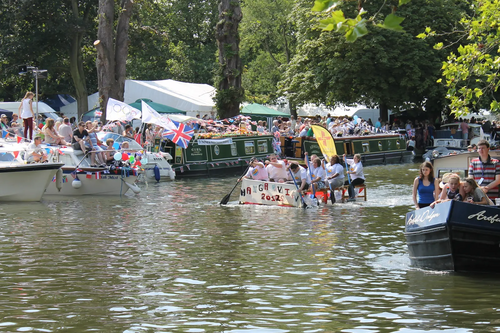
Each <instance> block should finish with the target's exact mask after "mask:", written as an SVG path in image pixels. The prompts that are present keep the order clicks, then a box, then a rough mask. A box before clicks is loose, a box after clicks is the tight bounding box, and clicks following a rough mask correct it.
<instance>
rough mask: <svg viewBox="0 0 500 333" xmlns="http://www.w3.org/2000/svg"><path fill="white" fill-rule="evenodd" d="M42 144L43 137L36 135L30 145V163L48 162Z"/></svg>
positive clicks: (28, 160)
mask: <svg viewBox="0 0 500 333" xmlns="http://www.w3.org/2000/svg"><path fill="white" fill-rule="evenodd" d="M41 144H42V138H41V137H39V136H35V139H34V140H33V142H32V143H30V144H29V145H28V158H27V159H26V161H27V162H28V163H36V162H42V163H43V162H47V160H48V157H47V153H46V152H45V150H44V149H43V148H42V147H41Z"/></svg>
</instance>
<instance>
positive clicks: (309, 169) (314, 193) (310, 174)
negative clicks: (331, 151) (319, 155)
mask: <svg viewBox="0 0 500 333" xmlns="http://www.w3.org/2000/svg"><path fill="white" fill-rule="evenodd" d="M306 161H307V169H308V171H309V176H310V177H311V187H312V191H313V196H314V197H315V198H316V191H315V190H314V183H313V182H312V181H313V179H312V178H313V175H312V171H311V166H310V165H309V155H308V156H307V158H306Z"/></svg>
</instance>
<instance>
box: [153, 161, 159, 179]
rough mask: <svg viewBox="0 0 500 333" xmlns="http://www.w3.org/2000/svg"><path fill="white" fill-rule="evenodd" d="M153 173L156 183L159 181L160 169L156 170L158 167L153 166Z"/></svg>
mask: <svg viewBox="0 0 500 333" xmlns="http://www.w3.org/2000/svg"><path fill="white" fill-rule="evenodd" d="M153 172H154V174H155V179H156V181H157V182H159V181H160V168H158V165H157V164H155V167H154V168H153Z"/></svg>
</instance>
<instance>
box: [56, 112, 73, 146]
mask: <svg viewBox="0 0 500 333" xmlns="http://www.w3.org/2000/svg"><path fill="white" fill-rule="evenodd" d="M72 134H73V130H72V129H71V124H70V122H69V119H68V118H64V119H63V123H62V124H61V126H59V135H61V136H62V137H63V139H64V141H66V142H71V141H72V140H71V137H72V136H73V135H72Z"/></svg>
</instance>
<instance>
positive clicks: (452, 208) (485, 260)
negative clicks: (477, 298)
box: [405, 201, 500, 272]
mask: <svg viewBox="0 0 500 333" xmlns="http://www.w3.org/2000/svg"><path fill="white" fill-rule="evenodd" d="M405 237H406V240H407V243H408V251H409V255H410V260H411V263H412V265H414V266H416V267H420V268H425V269H432V270H453V271H472V272H500V209H499V208H498V207H496V206H482V205H476V204H471V203H466V202H460V201H447V202H444V203H440V204H438V205H436V206H435V207H434V208H431V207H426V208H423V209H419V210H415V211H413V212H410V213H408V214H407V215H406V223H405Z"/></svg>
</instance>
